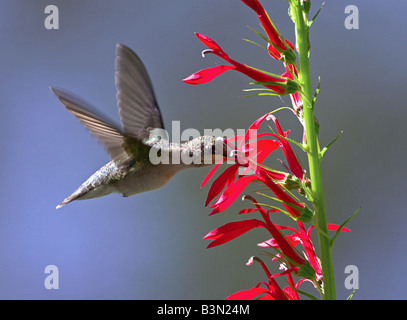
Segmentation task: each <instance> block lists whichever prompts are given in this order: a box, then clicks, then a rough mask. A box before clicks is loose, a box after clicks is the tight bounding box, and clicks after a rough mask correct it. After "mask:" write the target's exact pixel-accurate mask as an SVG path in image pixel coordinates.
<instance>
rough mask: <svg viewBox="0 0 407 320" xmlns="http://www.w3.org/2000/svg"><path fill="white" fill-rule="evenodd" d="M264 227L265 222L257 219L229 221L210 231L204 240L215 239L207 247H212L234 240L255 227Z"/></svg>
mask: <svg viewBox="0 0 407 320" xmlns="http://www.w3.org/2000/svg"><path fill="white" fill-rule="evenodd" d="M264 227H265V226H264V222H263V221H260V220H257V219H251V220H244V221H235V222H229V223H227V224H225V225H223V226H221V227H219V228H217V229H215V230H212V231H211V232H209V233H208V234H207V235H206V236H205V237H204V240H207V239H214V241H212V242H211V243H210V244H209V245H208V246H207V248H212V247H215V246H219V245H221V244H224V243H226V242H228V241H230V240H233V239H235V238H237V237H239V236H241V235H242V234H243V233H246V232H247V231H250V230H251V229H253V228H264Z"/></svg>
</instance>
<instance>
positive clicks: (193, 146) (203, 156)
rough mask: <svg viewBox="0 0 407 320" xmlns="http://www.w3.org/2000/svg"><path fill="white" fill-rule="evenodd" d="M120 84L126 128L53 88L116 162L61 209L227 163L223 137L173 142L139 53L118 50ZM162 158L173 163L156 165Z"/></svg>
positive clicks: (141, 189)
mask: <svg viewBox="0 0 407 320" xmlns="http://www.w3.org/2000/svg"><path fill="white" fill-rule="evenodd" d="M115 83H116V89H117V92H116V98H117V107H118V110H119V117H120V120H121V123H122V127H123V128H120V127H119V126H117V125H116V124H115V123H114V122H112V121H110V120H109V119H108V118H106V117H105V116H103V115H102V114H101V113H99V112H98V111H96V109H94V108H93V107H92V106H91V105H89V104H88V103H86V102H84V101H82V100H81V99H79V98H77V97H75V96H74V95H72V94H70V93H68V92H66V91H64V90H61V89H58V88H54V87H51V88H50V89H51V91H52V92H53V93H54V94H55V95H56V96H57V97H58V99H59V101H60V102H61V103H62V104H63V105H64V106H65V107H66V109H67V110H68V111H69V112H70V113H72V114H73V115H74V116H76V117H77V118H78V119H79V121H80V122H81V123H82V124H84V125H85V127H86V128H87V129H88V130H89V131H90V132H91V133H92V134H93V135H95V136H96V137H97V138H98V140H99V141H100V142H101V143H102V144H103V145H104V147H105V149H106V151H107V152H108V154H109V156H110V158H111V161H110V162H108V163H107V164H105V165H104V166H102V167H101V168H100V169H99V170H97V171H96V172H95V173H94V174H92V175H91V176H90V177H89V178H88V179H87V180H86V181H85V182H83V183H82V185H81V186H80V187H79V188H78V189H77V190H76V191H74V192H73V193H72V194H71V195H70V196H69V197H67V198H65V199H64V200H63V201H62V202H61V203H60V204H59V205H58V206H57V207H56V208H57V209H58V208H61V207H62V206H64V205H65V204H67V203H70V202H72V201H74V200H85V199H92V198H97V197H102V196H105V195H108V194H110V193H121V194H122V195H123V196H124V197H128V196H130V195H134V194H138V193H141V192H146V191H150V190H154V189H157V188H160V187H162V186H164V185H165V184H167V183H168V181H169V180H170V179H171V178H172V177H173V176H174V175H175V174H176V173H177V172H179V171H181V170H183V169H187V168H195V167H203V166H207V165H211V164H214V163H216V162H218V161H220V160H222V158H227V152H228V151H227V146H226V144H225V143H224V139H223V138H222V137H213V136H200V137H197V138H195V139H192V140H190V141H188V142H185V143H182V144H178V143H172V142H170V141H169V139H168V136H167V135H166V131H165V130H164V123H163V120H162V115H161V111H160V108H159V107H158V104H157V101H156V98H155V94H154V90H153V86H152V83H151V80H150V78H149V76H148V73H147V70H146V68H145V67H144V65H143V63H142V61H141V59H140V58H139V57H138V56H137V55H136V53H135V52H134V51H132V50H131V49H130V48H128V47H127V46H125V45H122V44H117V45H116V60H115ZM164 155H167V157H166V158H165V157H164ZM161 158H162V159H164V158H165V159H168V160H169V161H161V162H160V161H158V162H157V161H156V160H157V159H158V160H160V159H161ZM182 159H187V160H188V161H182ZM152 160H154V161H152Z"/></svg>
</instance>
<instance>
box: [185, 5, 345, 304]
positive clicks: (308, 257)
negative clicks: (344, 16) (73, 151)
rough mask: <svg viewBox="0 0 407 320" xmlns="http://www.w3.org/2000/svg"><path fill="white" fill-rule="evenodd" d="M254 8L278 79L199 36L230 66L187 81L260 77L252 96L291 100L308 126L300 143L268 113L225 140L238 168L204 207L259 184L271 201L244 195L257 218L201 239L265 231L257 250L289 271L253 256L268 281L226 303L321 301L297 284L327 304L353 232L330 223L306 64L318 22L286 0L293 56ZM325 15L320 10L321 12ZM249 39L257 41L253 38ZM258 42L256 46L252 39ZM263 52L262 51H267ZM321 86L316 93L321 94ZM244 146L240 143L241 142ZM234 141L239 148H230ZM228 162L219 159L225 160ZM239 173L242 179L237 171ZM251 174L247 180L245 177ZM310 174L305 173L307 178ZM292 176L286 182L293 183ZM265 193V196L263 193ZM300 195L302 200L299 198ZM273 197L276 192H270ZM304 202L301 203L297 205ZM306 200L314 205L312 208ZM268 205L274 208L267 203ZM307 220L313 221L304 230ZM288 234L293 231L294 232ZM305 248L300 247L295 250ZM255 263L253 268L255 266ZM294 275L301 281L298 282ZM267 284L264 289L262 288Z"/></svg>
mask: <svg viewBox="0 0 407 320" xmlns="http://www.w3.org/2000/svg"><path fill="white" fill-rule="evenodd" d="M241 1H242V2H243V3H244V4H245V5H247V6H248V7H249V8H250V9H252V10H253V11H254V12H255V13H256V14H257V17H258V18H259V20H260V22H261V25H262V27H263V29H264V31H265V33H266V34H267V37H266V36H264V35H262V34H261V33H260V32H257V31H255V33H256V34H258V35H259V36H260V37H261V38H262V39H263V40H265V41H266V42H267V46H266V47H265V48H266V49H267V51H268V54H269V55H270V56H271V57H272V58H273V59H276V60H279V61H281V62H282V63H283V66H284V68H285V72H284V73H283V74H281V75H276V74H273V73H270V72H267V71H263V70H260V69H257V68H254V67H249V66H247V65H244V64H241V63H239V62H237V61H235V60H233V59H231V58H230V57H229V55H228V54H226V52H225V51H224V50H223V49H221V47H220V46H219V45H218V44H217V43H216V42H215V41H213V40H212V39H211V38H209V37H207V36H205V35H202V34H199V33H196V35H197V37H198V38H199V40H200V41H201V42H202V43H203V44H204V45H205V46H207V47H208V48H209V49H207V50H205V51H204V52H203V55H205V54H207V53H213V54H215V55H217V56H218V57H220V58H222V59H223V60H225V61H227V62H228V63H230V65H220V66H217V67H212V68H207V69H203V70H200V71H197V72H196V73H194V74H192V75H191V76H189V77H187V78H185V79H184V82H186V83H189V84H202V83H207V82H210V81H212V80H213V79H215V78H217V77H218V76H219V75H221V74H222V73H223V72H225V71H227V70H235V71H238V72H241V73H243V74H245V75H246V76H248V77H250V78H252V79H253V80H255V82H251V83H250V84H256V85H262V86H263V87H261V88H260V89H250V90H247V91H255V90H259V91H261V93H258V94H254V95H274V96H275V95H278V96H284V95H289V96H290V98H291V102H292V105H293V109H292V111H293V113H294V114H295V116H296V117H297V118H298V120H299V122H300V124H301V125H302V127H303V139H302V142H301V143H299V142H296V141H294V140H292V139H290V138H289V137H288V134H289V130H288V131H283V130H282V128H281V126H280V123H279V121H278V120H277V117H276V116H275V115H274V114H272V113H274V112H276V111H278V110H275V111H272V112H270V113H267V114H265V115H263V116H261V117H260V118H258V119H257V120H256V121H255V122H254V123H253V124H252V125H251V126H250V127H249V129H248V132H251V130H252V131H253V132H254V133H253V132H251V133H250V134H245V135H244V136H237V137H232V138H229V139H225V141H224V142H225V145H227V146H228V147H229V148H230V149H231V150H232V152H231V153H230V156H229V157H228V159H227V160H234V161H235V164H233V165H232V166H231V167H228V168H227V169H225V170H224V172H223V173H222V174H221V175H219V176H218V178H217V179H215V180H214V182H213V183H212V186H211V188H210V190H209V192H208V197H207V201H206V203H205V205H208V204H209V203H210V202H211V201H212V200H214V199H215V198H216V197H218V198H217V199H216V201H215V202H214V203H213V204H212V205H211V206H210V207H211V208H212V209H213V210H212V212H211V213H210V215H212V214H215V213H220V212H222V211H225V210H226V209H228V208H229V207H230V205H231V204H232V203H233V202H234V201H235V200H236V199H238V196H239V194H241V193H242V192H243V191H244V190H245V189H246V187H247V186H248V185H249V184H250V185H252V184H256V186H259V185H260V187H259V188H260V189H259V190H261V191H257V192H256V193H257V195H260V196H263V197H264V199H266V202H265V203H261V202H258V201H257V200H255V198H254V197H252V196H250V195H247V194H245V195H244V196H243V199H244V200H250V201H251V202H252V204H253V205H254V206H255V208H246V209H243V210H241V211H240V212H239V214H245V216H246V215H247V216H249V215H250V216H251V215H254V214H259V213H260V215H261V220H259V219H247V220H243V221H234V222H229V223H227V224H225V225H223V226H221V227H219V228H217V229H215V230H213V231H211V232H210V233H208V234H207V235H206V236H205V238H204V239H212V240H213V241H212V242H211V243H210V245H209V246H208V247H216V246H219V245H222V244H224V243H226V242H229V241H231V240H233V239H235V238H236V237H239V236H240V235H242V234H244V233H246V232H249V231H250V230H267V231H268V232H269V233H270V234H271V235H272V238H271V239H269V240H266V241H264V242H262V243H260V244H258V246H260V247H263V248H265V249H270V250H271V253H270V252H267V254H268V255H270V256H272V257H273V261H276V260H277V261H279V262H280V264H281V268H282V269H283V270H284V271H283V272H281V273H278V274H271V272H269V269H268V268H267V267H266V264H265V262H264V259H259V258H256V259H254V260H255V261H256V262H259V263H260V265H261V267H262V269H263V270H264V271H265V274H266V281H261V282H259V283H258V284H257V285H256V286H255V287H253V288H251V289H248V290H243V291H239V292H237V293H235V294H232V295H230V296H229V297H228V299H253V298H256V297H257V298H256V299H260V300H265V299H270V300H275V299H289V300H297V299H299V298H300V295H305V296H306V297H307V298H311V299H316V298H315V297H314V296H312V295H311V294H308V293H305V292H303V291H301V290H300V289H299V286H300V285H301V284H302V283H303V282H304V281H308V282H311V283H312V284H313V285H314V288H315V289H316V290H318V291H319V293H320V297H321V299H323V300H328V299H329V300H332V299H336V292H335V281H334V270H333V263H332V252H331V249H332V244H333V242H334V240H335V239H336V237H337V236H338V234H339V233H340V232H341V231H350V230H349V229H347V228H344V225H345V224H346V223H347V222H348V221H349V220H350V219H351V218H352V217H351V218H349V219H348V220H347V221H345V222H344V223H343V224H342V225H340V226H339V225H333V224H328V223H327V217H326V210H325V198H324V189H323V183H322V172H321V161H322V156H323V153H324V152H325V151H326V149H327V148H328V147H329V146H330V145H331V144H332V143H331V144H330V145H328V146H327V147H325V148H324V149H323V150H322V151H321V150H320V146H319V142H318V129H319V124H318V122H317V121H316V118H315V114H314V103H315V100H316V99H315V97H316V94H315V95H313V92H312V87H311V72H310V65H309V55H310V43H309V29H310V26H311V24H312V22H313V21H314V19H315V17H314V18H313V19H311V20H310V21H308V13H309V9H310V6H311V3H310V1H308V0H288V2H289V4H290V9H289V15H290V17H291V19H292V20H293V22H294V24H295V36H296V46H295V48H296V53H297V54H296V53H295V51H294V46H293V45H292V44H291V42H289V41H288V40H286V39H284V37H283V36H282V35H281V34H280V32H279V31H278V30H277V28H276V27H275V25H274V23H273V22H272V21H271V19H270V17H269V15H268V14H267V12H266V11H265V10H264V8H263V7H262V5H261V4H260V2H259V1H258V0H241ZM319 12H320V10H319V11H318V12H317V14H318V13H319ZM249 42H252V41H249ZM252 43H253V42H252ZM263 47H264V46H263ZM318 90H319V88H318V89H317V91H318ZM269 120H272V122H274V126H275V128H276V131H274V130H272V131H273V132H267V133H257V130H258V129H259V127H260V125H261V124H262V123H263V122H264V121H269ZM239 141H240V143H238V142H239ZM232 142H234V143H236V146H234V145H233V144H232ZM292 144H294V145H296V146H297V147H299V148H300V149H301V150H302V151H304V152H305V153H306V154H307V157H308V170H307V171H306V170H304V169H303V166H302V165H301V164H300V162H299V161H298V159H297V157H296V155H295V152H294V151H293V150H292V148H291V145H292ZM278 148H280V149H281V150H282V151H283V153H284V156H285V160H286V161H287V164H288V165H286V164H284V163H283V166H284V167H285V169H287V172H282V171H279V170H274V169H271V168H268V167H267V166H266V165H264V164H263V161H264V160H265V159H266V158H267V157H269V156H270V155H271V154H272V152H273V151H274V150H276V149H278ZM224 161H225V159H224V160H223V161H222V162H224ZM219 166H220V163H218V164H217V165H216V166H215V168H214V169H213V170H212V171H211V172H210V173H209V174H208V176H207V177H206V178H205V180H204V182H203V185H204V184H206V183H207V182H208V180H209V179H210V178H211V176H212V175H213V174H214V172H215V171H216V170H218V169H219ZM239 168H240V169H242V170H243V172H244V174H238V172H239ZM248 172H251V174H250V175H247V173H248ZM307 172H308V175H309V176H307V174H306V173H307ZM288 178H289V179H288ZM264 188H266V191H264ZM295 190H296V191H297V192H298V195H295V194H294V193H295ZM270 193H271V194H272V195H270ZM301 197H302V199H303V200H300V198H301ZM305 200H307V201H308V202H310V203H311V204H312V206H311V205H310V206H308V204H307V202H306V201H305ZM270 201H272V203H271V204H270ZM276 213H284V214H286V215H287V216H289V217H290V218H291V219H292V220H293V221H295V223H296V224H297V226H298V229H299V230H296V229H295V228H292V227H290V226H281V225H276V224H274V223H273V222H272V220H273V215H274V214H276ZM305 223H311V226H310V227H309V228H308V231H306V228H305V226H304V224H305ZM313 228H315V230H316V231H317V233H318V246H319V255H320V257H318V255H317V251H316V250H315V248H314V245H313V243H312V240H311V230H312V229H313ZM329 230H334V231H336V234H335V235H334V237H333V238H332V239H331V238H330V236H329V234H328V231H329ZM284 231H285V232H288V231H291V232H293V233H292V234H291V235H286V234H284ZM297 245H301V246H302V247H303V249H302V250H298V249H297V248H296V246H297ZM250 264H252V263H250ZM294 276H295V277H299V278H301V279H300V280H299V281H296V280H294ZM277 277H287V282H288V283H289V286H287V287H285V288H283V289H282V288H280V287H279V284H278V283H277V281H276V278H277ZM262 286H263V287H262Z"/></svg>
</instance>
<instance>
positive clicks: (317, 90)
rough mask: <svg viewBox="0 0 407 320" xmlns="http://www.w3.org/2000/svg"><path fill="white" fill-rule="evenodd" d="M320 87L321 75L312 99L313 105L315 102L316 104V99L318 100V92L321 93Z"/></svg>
mask: <svg viewBox="0 0 407 320" xmlns="http://www.w3.org/2000/svg"><path fill="white" fill-rule="evenodd" d="M320 87H321V77H318V87H317V89H316V90H315V93H314V98H313V99H312V105H313V106H314V104H315V101H316V100H317V96H318V94H319V89H320Z"/></svg>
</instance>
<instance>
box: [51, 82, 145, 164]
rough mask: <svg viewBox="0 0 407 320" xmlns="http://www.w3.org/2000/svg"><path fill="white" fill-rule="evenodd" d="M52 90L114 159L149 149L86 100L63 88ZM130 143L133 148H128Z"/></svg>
mask: <svg viewBox="0 0 407 320" xmlns="http://www.w3.org/2000/svg"><path fill="white" fill-rule="evenodd" d="M51 91H52V92H53V93H54V94H55V95H56V96H57V97H58V99H59V101H61V102H62V104H64V105H65V107H66V109H67V110H68V111H69V112H70V113H72V114H73V115H74V116H76V117H77V118H78V119H79V121H80V122H82V123H83V124H84V125H85V127H86V128H87V129H89V130H90V131H91V133H93V134H94V135H95V136H96V137H97V138H98V139H99V141H101V142H102V143H103V144H104V146H105V148H106V150H107V152H108V153H109V155H110V158H111V159H112V160H114V159H117V158H118V157H120V156H122V155H124V154H125V153H127V154H130V153H132V154H134V153H136V152H137V151H139V150H140V151H141V150H143V152H145V151H147V149H149V147H148V146H146V145H144V144H143V143H142V142H141V141H139V140H138V139H137V138H129V137H127V136H126V135H124V134H123V133H122V132H121V130H120V129H118V126H117V125H115V124H114V123H113V122H112V121H110V120H109V119H108V118H107V117H105V116H103V115H102V114H100V113H99V112H98V111H96V110H95V109H94V108H93V107H92V106H90V105H89V104H87V103H86V102H84V101H82V100H80V99H79V98H77V97H75V96H73V95H72V94H70V93H68V92H66V91H63V90H61V89H57V88H51ZM129 143H130V144H131V146H132V150H129V148H128V146H129ZM135 151H136V152H135Z"/></svg>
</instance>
